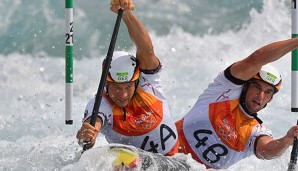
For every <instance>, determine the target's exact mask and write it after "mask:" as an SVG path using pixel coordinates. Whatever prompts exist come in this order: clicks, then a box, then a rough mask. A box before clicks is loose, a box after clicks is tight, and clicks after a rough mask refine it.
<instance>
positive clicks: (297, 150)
mask: <svg viewBox="0 0 298 171" xmlns="http://www.w3.org/2000/svg"><path fill="white" fill-rule="evenodd" d="M294 37H298V11H297V1H296V0H292V38H294ZM291 75H292V78H291V84H292V85H291V87H292V89H291V111H292V112H298V50H297V49H296V50H293V51H292V74H291ZM297 125H298V121H297ZM297 154H298V140H297V137H296V138H295V139H294V143H293V149H292V152H291V159H290V163H289V167H288V171H295V170H296V164H297Z"/></svg>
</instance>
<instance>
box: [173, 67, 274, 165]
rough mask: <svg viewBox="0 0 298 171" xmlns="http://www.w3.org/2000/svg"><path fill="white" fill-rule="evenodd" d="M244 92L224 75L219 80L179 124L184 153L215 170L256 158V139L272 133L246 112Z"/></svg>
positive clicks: (206, 91) (216, 80)
mask: <svg viewBox="0 0 298 171" xmlns="http://www.w3.org/2000/svg"><path fill="white" fill-rule="evenodd" d="M241 91H242V85H236V84H234V83H232V82H231V81H229V80H228V79H227V78H226V77H225V75H224V73H221V74H219V75H218V76H217V78H216V79H215V80H214V82H213V83H211V84H210V85H209V86H208V88H207V89H206V90H205V91H204V93H203V94H202V95H201V96H200V97H199V99H198V100H197V102H196V103H195V105H194V107H193V108H192V109H191V110H190V112H188V113H187V115H186V116H185V117H184V118H183V119H182V120H180V121H178V122H177V123H176V125H177V129H178V133H179V141H180V146H183V147H184V151H183V150H182V152H184V153H191V154H192V156H193V158H194V159H196V160H197V161H199V162H201V163H204V164H205V165H206V166H207V167H212V168H215V169H220V168H222V169H225V168H228V167H229V166H231V165H233V164H235V163H236V162H238V161H239V160H241V159H244V158H246V157H248V156H250V155H252V154H254V148H255V141H256V139H257V138H258V137H259V136H263V135H268V136H271V131H270V130H268V129H266V127H265V126H263V125H260V124H259V123H258V122H257V121H256V120H255V119H254V118H253V117H251V116H250V115H248V114H246V113H245V112H244V110H243V109H242V108H241V105H240V104H239V101H240V99H239V97H240V94H241ZM179 125H180V126H179Z"/></svg>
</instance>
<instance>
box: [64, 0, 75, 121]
mask: <svg viewBox="0 0 298 171" xmlns="http://www.w3.org/2000/svg"><path fill="white" fill-rule="evenodd" d="M72 113H73V0H65V124H68V125H71V124H73V120H72Z"/></svg>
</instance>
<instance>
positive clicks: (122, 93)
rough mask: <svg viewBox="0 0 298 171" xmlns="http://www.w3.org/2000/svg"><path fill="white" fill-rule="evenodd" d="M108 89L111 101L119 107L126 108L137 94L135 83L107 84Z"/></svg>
mask: <svg viewBox="0 0 298 171" xmlns="http://www.w3.org/2000/svg"><path fill="white" fill-rule="evenodd" d="M106 87H107V89H108V92H109V97H110V98H111V100H112V101H113V102H114V103H115V104H116V105H117V106H119V107H125V106H126V105H127V104H128V103H129V101H130V99H131V98H132V97H133V95H134V92H135V88H136V87H135V82H129V83H111V82H107V86H106Z"/></svg>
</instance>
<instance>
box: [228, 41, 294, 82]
mask: <svg viewBox="0 0 298 171" xmlns="http://www.w3.org/2000/svg"><path fill="white" fill-rule="evenodd" d="M296 48H298V38H292V39H287V40H283V41H278V42H274V43H271V44H268V45H266V46H264V47H261V48H260V49H258V50H256V51H255V52H253V53H252V54H251V55H249V56H248V57H247V58H245V59H243V60H241V61H238V62H236V63H235V64H233V66H232V67H231V74H232V75H233V76H234V77H236V78H238V79H241V80H249V79H250V78H252V77H253V76H254V75H255V74H257V73H258V71H259V70H260V69H261V67H262V66H263V65H265V64H267V63H270V62H273V61H276V60H278V59H280V58H281V57H283V56H284V55H285V54H287V53H288V52H290V51H292V50H294V49H296Z"/></svg>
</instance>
